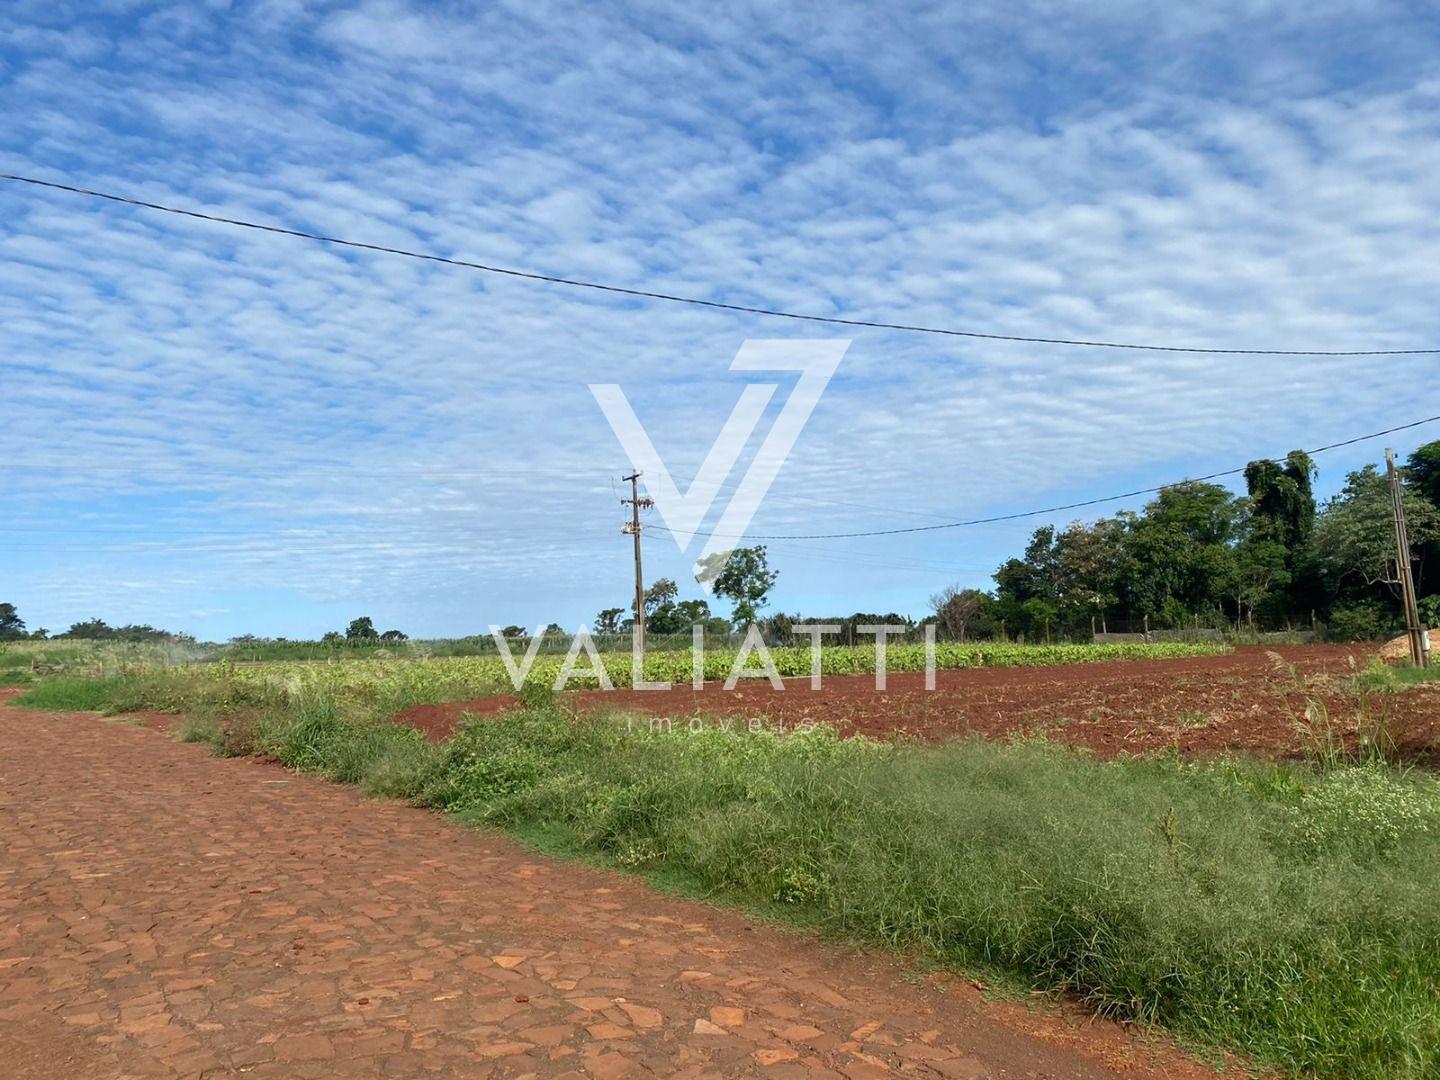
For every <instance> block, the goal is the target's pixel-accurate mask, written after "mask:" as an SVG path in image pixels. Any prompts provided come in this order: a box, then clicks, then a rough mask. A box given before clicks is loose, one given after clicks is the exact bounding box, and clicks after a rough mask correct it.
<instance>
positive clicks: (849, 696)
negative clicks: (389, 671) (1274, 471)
mask: <svg viewBox="0 0 1440 1080" xmlns="http://www.w3.org/2000/svg"><path fill="white" fill-rule="evenodd" d="M1275 654H1278V655H1279V656H1280V657H1281V658H1282V659H1283V661H1284V662H1285V664H1288V665H1291V666H1293V669H1294V672H1295V675H1294V676H1292V675H1291V674H1290V673H1289V671H1287V670H1286V669H1285V667H1284V666H1283V665H1277V663H1276V662H1275V660H1274V659H1273V655H1275ZM1373 655H1374V649H1373V647H1367V646H1362V645H1288V646H1280V647H1278V648H1273V649H1270V648H1264V647H1259V646H1243V647H1241V648H1238V649H1236V650H1235V652H1234V653H1232V654H1230V655H1227V656H1213V657H1192V658H1186V659H1180V660H1122V661H1113V662H1102V663H1086V664H1066V665H1062V666H1055V667H1039V668H1033V667H1032V668H966V669H961V670H955V671H939V672H936V688H935V690H933V691H927V690H926V689H925V676H924V674H923V673H906V674H899V675H891V676H890V678H889V680H888V685H887V687H886V689H885V690H884V691H879V690H876V689H875V680H874V676H872V675H845V676H827V677H826V678H825V680H824V682H823V684H822V686H821V689H820V690H818V691H812V690H811V689H810V685H809V680H808V679H803V678H802V679H788V680H786V682H785V689H784V690H783V691H776V690H774V689H773V688H772V687H771V686H770V684H769V683H768V682H767V681H765V680H763V679H760V680H755V681H749V680H747V681H745V682H743V683H741V684H740V685H739V686H737V687H736V688H735V689H734V690H732V691H726V690H725V689H724V688H723V687H722V686H721V685H720V684H719V683H707V684H706V685H705V687H704V688H703V689H701V690H699V691H696V690H693V689H691V687H690V686H689V685H681V686H677V687H674V688H672V689H670V690H663V691H659V690H652V691H636V690H613V691H608V692H607V691H600V690H589V691H578V692H574V693H569V694H565V695H563V696H562V699H561V700H562V701H564V702H566V703H567V704H570V705H571V706H573V707H574V708H576V709H578V710H580V711H582V712H593V711H601V710H606V711H608V710H617V711H626V712H636V713H640V714H643V715H648V716H654V717H669V718H670V720H671V722H672V725H673V726H675V727H679V726H681V725H683V724H686V723H689V722H691V719H692V718H694V717H699V718H701V720H700V721H696V722H697V723H698V722H717V721H718V718H721V717H731V718H739V719H740V720H741V722H746V721H750V720H751V719H752V718H754V719H758V720H759V722H761V723H763V724H765V725H766V726H769V727H781V726H783V727H787V728H791V727H794V726H796V725H799V724H806V723H826V724H831V725H833V726H834V727H836V728H837V729H839V730H840V731H841V732H842V733H844V734H847V735H853V734H864V735H869V736H872V737H876V738H889V737H895V736H903V737H911V738H917V739H924V740H930V741H939V740H944V739H950V738H955V737H957V736H964V735H970V734H976V735H983V736H987V737H1005V736H1010V735H1017V734H1024V735H1039V734H1043V735H1044V736H1045V737H1046V738H1049V739H1052V740H1055V741H1060V742H1066V743H1070V744H1072V745H1075V746H1081V747H1085V748H1087V749H1090V750H1092V751H1094V752H1095V753H1097V754H1099V755H1101V756H1104V757H1113V756H1116V755H1118V754H1122V753H1130V754H1142V753H1154V752H1157V751H1162V750H1168V749H1172V748H1173V749H1178V750H1179V751H1180V753H1182V754H1187V755H1202V754H1214V753H1220V752H1225V751H1235V750H1244V751H1248V752H1251V753H1256V754H1261V755H1264V756H1266V757H1276V758H1279V757H1290V756H1294V755H1297V754H1299V753H1301V752H1302V750H1303V739H1302V737H1301V735H1300V733H1299V732H1297V730H1296V726H1295V724H1296V720H1297V718H1301V717H1303V716H1304V713H1305V707H1306V702H1307V699H1308V700H1313V701H1318V702H1321V703H1323V705H1324V706H1325V708H1326V710H1327V711H1328V714H1329V717H1330V719H1331V721H1332V722H1333V723H1334V724H1335V725H1336V727H1337V729H1338V730H1339V731H1340V732H1342V733H1347V734H1349V735H1350V736H1351V737H1353V735H1354V732H1355V728H1356V725H1357V721H1358V720H1359V719H1360V718H1361V716H1362V714H1363V715H1366V716H1368V717H1370V718H1372V719H1374V718H1382V719H1383V720H1384V721H1385V723H1386V724H1387V725H1388V728H1389V731H1390V734H1391V736H1392V737H1393V739H1394V741H1395V747H1396V751H1397V755H1398V756H1399V757H1401V758H1403V759H1405V760H1409V761H1413V762H1416V763H1422V764H1440V683H1430V684H1422V685H1419V686H1416V687H1412V688H1410V689H1407V690H1405V691H1403V692H1401V693H1394V694H1378V693H1377V694H1366V695H1362V694H1357V693H1356V692H1355V691H1353V690H1352V689H1350V688H1349V685H1348V684H1349V680H1350V676H1351V675H1352V674H1353V673H1354V670H1355V669H1356V668H1363V667H1364V666H1365V664H1366V663H1367V662H1368V661H1369V660H1370V658H1371V657H1372V656H1373ZM1352 665H1353V667H1352ZM518 705H519V702H518V701H517V700H516V699H515V698H513V697H510V696H508V695H501V696H496V697H488V698H479V699H476V700H472V701H454V702H445V703H443V704H440V705H423V706H417V707H415V708H412V709H409V710H406V711H405V712H404V713H401V714H400V716H398V717H397V718H396V719H397V720H399V721H401V722H403V723H408V724H413V725H414V726H416V727H418V728H420V729H421V730H423V731H425V732H426V733H427V734H428V735H429V736H430V737H431V738H434V739H443V738H445V737H446V736H448V735H449V734H450V733H451V732H453V731H454V730H455V729H456V727H457V726H458V725H459V722H460V718H461V716H462V715H465V714H471V715H474V716H481V717H483V716H492V715H495V714H496V713H499V712H503V711H505V710H507V709H510V708H514V707H517V706H518Z"/></svg>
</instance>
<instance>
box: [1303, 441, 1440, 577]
mask: <svg viewBox="0 0 1440 1080" xmlns="http://www.w3.org/2000/svg"><path fill="white" fill-rule="evenodd" d="M1401 500H1402V502H1403V503H1404V505H1405V524H1406V527H1407V530H1408V531H1409V534H1410V545H1411V552H1410V557H1411V559H1412V560H1413V561H1414V563H1415V566H1416V573H1417V575H1418V574H1419V572H1420V571H1421V570H1422V569H1423V564H1424V555H1423V552H1424V550H1425V548H1426V547H1427V546H1428V545H1430V544H1432V543H1434V542H1435V541H1436V540H1440V511H1437V510H1436V508H1435V504H1434V503H1432V502H1431V501H1430V500H1429V499H1427V498H1426V497H1425V496H1424V495H1423V494H1422V493H1421V492H1420V491H1418V490H1416V488H1415V486H1414V485H1411V484H1405V485H1403V486H1402V487H1401ZM1315 548H1316V551H1317V553H1318V554H1319V556H1320V558H1321V560H1322V562H1323V564H1324V566H1325V567H1326V569H1327V570H1328V572H1329V573H1330V575H1331V577H1332V579H1333V580H1334V581H1336V582H1337V583H1340V582H1344V581H1346V580H1347V579H1352V580H1357V581H1359V582H1361V583H1363V584H1364V585H1365V586H1377V585H1385V586H1387V587H1388V588H1389V590H1390V594H1391V595H1392V596H1399V591H1398V590H1399V583H1398V581H1397V580H1396V576H1395V533H1394V525H1393V522H1392V518H1391V506H1390V482H1389V481H1388V480H1387V479H1386V477H1385V475H1384V474H1383V473H1381V472H1379V471H1378V470H1377V469H1376V468H1375V466H1374V465H1367V466H1365V468H1363V469H1361V470H1359V471H1358V472H1352V473H1351V474H1350V475H1349V476H1348V477H1346V478H1345V486H1344V488H1342V489H1341V491H1340V493H1339V494H1338V495H1336V496H1335V497H1334V498H1333V499H1331V500H1330V501H1329V502H1328V503H1326V504H1325V509H1324V510H1323V511H1322V512H1321V514H1320V518H1319V521H1318V523H1317V525H1316V528H1315Z"/></svg>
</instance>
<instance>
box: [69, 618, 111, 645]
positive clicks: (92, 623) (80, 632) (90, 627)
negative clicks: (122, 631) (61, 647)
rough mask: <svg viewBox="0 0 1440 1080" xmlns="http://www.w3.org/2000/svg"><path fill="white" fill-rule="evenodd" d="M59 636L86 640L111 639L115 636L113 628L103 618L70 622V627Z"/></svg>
mask: <svg viewBox="0 0 1440 1080" xmlns="http://www.w3.org/2000/svg"><path fill="white" fill-rule="evenodd" d="M60 636H61V637H67V638H81V639H83V640H88V641H111V640H113V639H114V637H115V629H114V627H112V626H111V625H110V624H109V623H107V622H106V621H105V620H104V619H86V620H85V621H84V622H77V623H71V624H70V629H69V630H66V631H65V633H63V634H61V635H60Z"/></svg>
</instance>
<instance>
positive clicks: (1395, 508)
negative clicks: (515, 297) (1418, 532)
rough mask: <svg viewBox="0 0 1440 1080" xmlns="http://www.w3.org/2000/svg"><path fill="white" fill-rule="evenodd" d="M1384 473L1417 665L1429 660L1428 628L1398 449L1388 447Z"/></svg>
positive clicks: (1412, 652)
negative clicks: (1413, 563)
mask: <svg viewBox="0 0 1440 1080" xmlns="http://www.w3.org/2000/svg"><path fill="white" fill-rule="evenodd" d="M1385 475H1386V476H1387V477H1388V478H1389V480H1390V516H1391V519H1392V522H1393V524H1394V526H1395V576H1396V577H1397V578H1399V579H1400V598H1401V600H1403V601H1404V603H1405V633H1406V636H1408V637H1409V638H1410V660H1411V662H1412V663H1414V665H1415V666H1416V667H1426V666H1428V664H1429V660H1430V653H1429V650H1428V649H1426V648H1425V630H1424V628H1423V627H1422V626H1421V625H1420V609H1419V608H1418V607H1417V606H1416V604H1415V578H1414V577H1413V576H1411V573H1410V534H1409V532H1407V531H1406V529H1405V500H1404V497H1403V495H1402V492H1401V487H1400V474H1399V473H1398V472H1396V471H1395V451H1393V450H1386V451H1385Z"/></svg>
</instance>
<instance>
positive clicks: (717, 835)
mask: <svg viewBox="0 0 1440 1080" xmlns="http://www.w3.org/2000/svg"><path fill="white" fill-rule="evenodd" d="M223 728H224V725H223V724H222V725H220V729H216V731H215V733H214V734H213V735H212V737H211V738H208V739H206V740H205V741H211V742H212V744H215V745H221V743H222V740H223V736H222V734H220V731H221V729H223ZM244 730H245V735H243V736H242V737H239V741H240V742H241V743H243V742H244V739H245V738H253V740H254V743H255V745H256V746H261V747H263V748H264V749H266V750H267V751H269V752H272V753H275V754H276V755H277V756H278V757H279V758H280V760H281V761H283V762H284V763H285V764H287V765H289V766H291V767H293V768H297V769H303V770H308V771H312V772H316V773H319V774H321V775H323V776H325V777H327V778H329V779H332V780H336V781H342V782H346V783H358V784H360V785H362V786H363V787H364V789H365V790H366V791H368V792H370V793H372V794H375V795H383V796H390V797H397V798H403V799H407V800H410V801H412V802H416V803H419V804H423V805H428V806H433V807H436V808H439V809H443V810H446V811H450V812H452V813H455V814H457V815H459V816H460V817H461V818H462V819H464V820H466V821H469V822H474V823H485V824H489V825H494V826H498V827H501V828H505V829H508V830H510V831H512V832H514V833H516V834H517V835H520V836H522V837H524V838H526V839H528V840H531V841H532V842H536V841H537V839H538V842H541V843H542V844H543V846H545V847H546V848H547V849H549V850H555V851H562V852H569V853H583V854H586V855H588V856H591V857H598V858H601V859H603V860H605V861H607V862H609V863H610V864H612V865H616V866H619V867H623V868H627V869H630V870H633V871H637V872H642V873H646V874H647V875H651V876H653V877H654V878H656V879H657V880H660V881H662V882H664V883H665V884H667V885H668V886H669V887H672V888H680V889H683V890H685V891H688V892H690V893H692V894H697V895H701V896H705V897H708V898H711V899H717V900H721V901H723V902H726V903H730V904H740V905H744V906H746V907H748V908H750V909H751V910H756V911H760V912H764V913H772V914H773V913H775V912H781V913H785V914H786V915H787V917H789V918H791V919H793V920H794V921H796V922H799V923H803V924H805V925H807V926H818V927H821V928H823V929H827V930H830V931H833V932H836V933H839V934H842V935H845V936H848V937H851V938H854V939H859V940H866V941H871V942H877V943H880V944H883V945H886V946H890V947H894V948H897V949H903V950H906V951H908V952H911V953H914V954H918V955H919V956H921V957H923V958H927V959H929V960H933V961H936V962H940V963H945V964H950V965H956V966H960V967H964V968H969V969H974V968H984V969H987V970H992V971H993V970H1001V971H1007V972H1010V973H1012V975H1013V976H1014V977H1016V978H1018V979H1021V980H1024V982H1025V983H1026V984H1027V985H1031V986H1034V987H1039V988H1044V989H1049V990H1059V991H1068V992H1073V993H1075V994H1078V995H1080V996H1081V997H1082V998H1083V999H1085V1000H1086V1001H1088V1002H1089V1003H1090V1004H1091V1005H1092V1006H1093V1007H1095V1008H1096V1009H1097V1010H1098V1011H1100V1012H1102V1013H1106V1014H1111V1015H1117V1016H1124V1017H1129V1018H1135V1019H1139V1020H1142V1021H1148V1022H1155V1023H1159V1024H1163V1025H1165V1026H1168V1027H1169V1028H1171V1029H1172V1030H1174V1031H1176V1032H1177V1033H1180V1034H1181V1035H1183V1036H1185V1037H1187V1038H1190V1039H1194V1040H1198V1041H1199V1042H1201V1043H1203V1044H1206V1045H1212V1046H1223V1047H1227V1048H1232V1049H1236V1050H1239V1051H1241V1052H1243V1053H1246V1054H1248V1055H1250V1056H1252V1057H1253V1058H1255V1059H1256V1060H1258V1061H1260V1062H1263V1063H1266V1064H1270V1065H1274V1066H1277V1067H1279V1068H1281V1069H1284V1070H1288V1071H1294V1072H1297V1073H1306V1072H1309V1073H1314V1074H1318V1075H1320V1076H1330V1077H1374V1078H1380V1077H1385V1078H1396V1077H1424V1076H1434V1075H1436V1074H1437V1071H1440V994H1437V989H1440V887H1437V884H1436V876H1435V873H1434V867H1435V866H1436V865H1440V784H1437V782H1436V781H1435V780H1433V779H1431V778H1429V777H1424V776H1417V775H1406V774H1402V773H1399V772H1396V771H1394V770H1390V769H1386V768H1384V767H1382V766H1368V767H1338V768H1334V769H1331V770H1328V771H1318V770H1312V769H1308V768H1299V767H1285V766H1274V765H1264V764H1259V763H1246V762H1237V761H1226V762H1215V763H1208V764H1197V763H1184V762H1179V761H1176V760H1174V759H1147V760H1140V759H1130V760H1122V761H1116V762H1109V763H1106V762H1100V761H1097V760H1095V759H1093V758H1091V757H1089V756H1087V755H1084V754H1082V753H1079V752H1077V751H1074V750H1070V749H1065V748H1060V747H1055V746H1048V745H1044V744H1039V743H1018V744H996V743H986V742H980V741H973V742H961V743H955V744H952V745H950V746H946V747H940V748H934V747H921V746H914V745H895V744H877V743H873V742H869V741H866V740H860V739H854V740H846V741H841V740H837V739H836V738H835V737H834V736H833V735H831V734H829V733H828V732H827V731H825V730H823V729H821V730H817V731H815V732H812V733H809V734H791V735H785V736H778V735H774V734H766V733H759V734H754V733H749V732H746V731H744V730H743V728H740V727H737V728H736V729H735V730H733V731H731V732H722V731H717V730H713V729H712V730H709V731H706V732H704V733H701V734H691V733H688V732H679V731H677V732H674V733H666V732H656V731H652V730H650V727H649V724H648V722H646V721H635V722H632V721H628V720H625V719H623V718H611V719H605V718H600V719H588V720H582V719H578V718H576V717H574V716H572V715H569V714H567V713H565V712H563V711H560V710H557V709H555V708H547V707H538V708H533V709H530V710H528V711H525V712H521V713H516V714H511V715H509V716H505V717H502V718H499V719H497V720H493V721H489V722H486V723H482V724H469V725H467V726H465V727H464V728H463V729H462V731H461V732H460V733H458V734H457V735H456V736H455V737H454V738H453V739H451V740H450V741H449V742H448V743H447V744H445V745H443V746H439V747H437V746H432V745H430V744H428V743H426V742H425V740H424V739H423V738H421V737H420V735H419V733H417V732H415V731H413V730H411V729H409V728H407V727H402V726H397V725H393V724H357V723H354V722H351V721H346V720H345V719H342V718H341V717H340V716H338V715H337V714H336V712H335V708H334V706H333V704H332V703H329V702H327V701H326V700H324V699H322V698H318V697H317V698H313V699H310V700H308V701H306V702H302V703H300V704H299V706H297V707H296V708H295V709H294V710H293V711H292V712H290V713H288V714H286V715H284V716H280V717H275V716H272V717H269V718H267V717H266V716H264V715H262V716H261V717H260V718H259V719H258V720H256V721H254V722H253V723H251V724H249V725H248V726H247V727H245V729H244ZM199 734H200V729H198V728H197V737H199ZM235 739H236V736H234V735H233V734H232V736H231V743H230V744H229V747H228V750H227V752H235V750H236V749H237V746H236V745H235Z"/></svg>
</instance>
